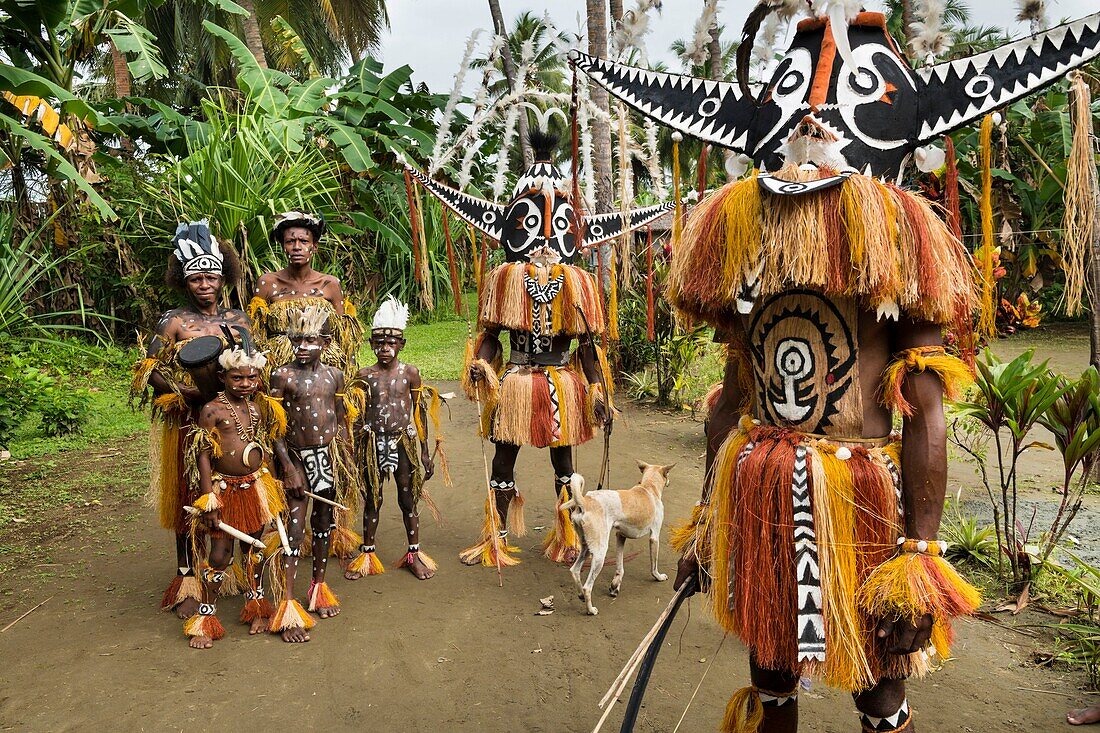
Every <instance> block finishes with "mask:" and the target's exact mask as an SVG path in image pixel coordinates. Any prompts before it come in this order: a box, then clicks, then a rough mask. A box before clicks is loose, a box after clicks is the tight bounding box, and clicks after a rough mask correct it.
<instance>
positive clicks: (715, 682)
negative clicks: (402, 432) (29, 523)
mask: <svg viewBox="0 0 1100 733" xmlns="http://www.w3.org/2000/svg"><path fill="white" fill-rule="evenodd" d="M474 422H475V415H474V410H473V408H472V407H471V406H470V405H468V404H466V403H464V402H459V401H455V403H454V405H453V414H452V419H451V423H450V425H449V432H448V438H449V440H448V446H449V455H450V459H451V466H452V470H453V472H454V475H455V480H456V484H457V485H456V488H454V489H452V490H444V489H443V488H442V487H441V486H436V487H434V492H435V496H436V499H437V501H438V502H439V504H440V506H441V508H442V509H443V511H444V514H445V519H446V525H445V526H444V527H442V528H438V527H435V526H432V525H430V524H427V523H426V524H425V530H424V535H423V536H424V546H425V549H427V550H428V552H429V553H430V554H432V555H433V556H434V557H435V558H436V559H437V560H438V561H439V563H440V571H439V574H438V575H437V576H436V578H435V579H434V580H431V581H429V582H426V583H421V582H417V581H415V580H414V579H413V578H412V577H411V576H410V575H408V574H406V573H404V572H396V571H392V570H390V571H387V573H386V574H385V575H383V576H380V577H376V578H368V579H365V580H362V581H359V582H357V583H354V584H353V583H348V582H346V581H344V580H343V579H342V578H338V579H337V580H335V582H334V586H335V591H336V593H337V594H339V595H340V597H341V599H342V602H343V604H344V605H343V613H342V614H341V615H340V616H339V617H338V618H337V619H334V620H332V621H325V622H321V623H320V624H319V625H318V627H317V628H315V629H314V631H313V641H312V642H310V643H309V644H305V645H301V646H289V645H286V644H283V643H282V642H280V641H279V640H278V639H277V638H275V637H271V636H265V637H261V638H249V636H248V634H247V632H246V630H245V628H244V627H243V626H241V625H239V624H236V623H234V622H233V621H232V619H234V618H235V616H236V614H237V612H238V611H239V608H240V604H241V600H240V599H230V600H226V601H223V603H222V606H221V608H222V619H223V620H224V621H225V622H226V626H227V629H228V634H227V637H226V638H225V639H224V640H223V641H222V642H220V643H219V644H218V645H217V646H216V647H215V649H214V650H213V651H203V652H200V651H192V650H189V649H187V648H186V647H185V642H184V639H183V637H182V635H181V633H180V623H179V622H178V621H177V620H176V619H175V618H174V617H172V616H169V615H167V614H161V613H158V612H157V611H155V610H154V607H155V604H156V603H157V601H158V599H159V595H160V593H161V591H162V590H163V586H164V584H165V583H166V581H167V580H168V579H170V577H171V573H172V572H173V568H172V565H173V562H174V558H173V557H172V556H171V554H170V550H169V538H168V536H167V535H166V534H165V533H164V532H163V531H161V530H159V529H157V528H155V526H154V520H153V514H152V510H150V509H147V508H144V507H140V508H135V507H134V506H133V505H132V504H131V505H125V504H122V505H120V504H119V503H118V502H117V501H114V500H112V499H110V498H109V497H110V496H111V495H112V493H113V494H114V495H115V496H122V495H124V494H125V493H126V492H124V491H119V488H120V487H119V484H114V485H105V486H100V487H99V488H98V489H95V491H97V492H98V494H99V495H100V496H102V497H103V506H102V507H99V506H96V505H94V504H93V505H90V506H88V507H84V506H82V505H79V506H78V508H77V509H76V510H75V511H76V514H77V516H78V517H79V521H76V522H68V523H66V522H56V523H54V522H51V527H54V528H58V531H59V532H61V534H62V535H63V536H65V535H68V536H67V538H65V539H62V540H61V542H60V543H59V544H51V542H52V540H51V539H50V538H49V536H42V535H37V536H35V541H38V540H39V539H41V541H42V542H43V543H44V547H43V552H42V556H41V559H27V558H25V557H23V556H20V557H21V558H22V559H21V560H20V562H19V565H18V567H16V568H15V569H13V570H10V571H8V572H6V573H4V575H3V576H2V577H0V593H2V595H0V628H2V626H3V625H6V624H7V623H8V622H9V621H11V620H13V619H15V618H16V617H17V616H18V615H19V614H20V613H22V612H23V611H25V610H27V609H29V608H31V607H32V606H34V605H35V604H36V603H38V602H39V601H41V600H43V599H46V598H49V599H50V600H49V602H48V603H47V604H46V605H44V606H42V607H41V608H39V609H38V610H37V611H35V612H34V613H32V614H31V615H29V616H28V617H26V618H24V619H23V620H22V621H20V622H19V623H18V624H17V625H15V626H14V627H13V628H11V629H10V630H8V631H7V632H5V633H3V634H0V659H2V660H4V664H3V665H2V669H0V729H3V730H19V731H87V730H110V731H207V730H209V731H217V730H236V729H238V728H244V727H246V726H247V729H248V730H252V731H263V730H275V729H276V728H275V726H276V725H277V726H279V727H278V729H279V730H288V731H297V730H329V731H343V730H352V729H356V730H365V731H397V730H400V731H408V732H409V733H416V732H418V731H425V732H427V731H479V732H482V733H488V732H489V731H505V730H509V731H546V732H553V733H561V732H562V731H582V732H584V731H589V730H591V728H592V726H593V725H594V723H595V721H596V720H597V718H598V717H599V715H598V710H597V708H596V702H597V700H599V698H600V697H601V696H602V694H603V692H604V690H605V689H606V688H607V686H608V685H609V684H610V683H611V681H612V679H613V678H614V677H615V675H616V673H617V672H618V670H619V668H620V667H621V666H622V664H623V662H624V661H625V659H626V656H627V655H628V654H629V653H630V652H631V651H632V650H633V649H634V647H635V645H636V644H637V642H638V640H639V639H640V638H641V635H642V634H643V633H644V631H645V630H646V629H647V628H648V627H649V625H650V623H651V622H652V620H653V619H654V618H655V617H656V615H657V614H658V613H659V611H660V609H661V608H663V607H664V605H665V604H666V603H667V602H668V599H669V597H670V594H671V590H672V588H671V581H669V582H666V583H654V582H653V581H651V580H649V579H648V573H647V572H646V563H645V560H644V558H645V555H644V554H643V555H641V556H640V557H639V558H638V559H636V560H634V561H633V562H631V563H629V564H628V566H627V574H626V580H625V581H624V585H623V594H622V596H620V597H619V598H618V599H611V598H610V597H608V596H607V594H606V587H607V584H608V583H609V582H610V579H611V575H612V572H613V571H612V570H610V569H605V571H604V574H603V576H602V577H601V579H600V584H599V586H598V588H599V589H600V593H599V597H598V599H597V600H596V603H597V605H598V606H599V608H600V615H599V616H598V617H595V618H589V617H587V616H585V615H583V610H582V605H581V603H580V602H579V601H577V600H576V599H575V597H574V596H573V593H572V590H571V581H570V578H569V575H568V573H567V571H566V570H565V569H564V568H560V567H557V566H552V565H550V564H549V563H548V562H547V561H545V560H544V559H543V558H542V557H541V555H540V554H539V552H538V550H537V547H538V546H539V543H540V541H541V532H539V533H532V535H531V536H528V537H527V538H523V539H521V540H520V542H519V544H520V545H521V546H522V547H523V548H524V550H525V552H524V560H525V561H524V563H523V564H522V565H520V566H518V567H516V568H512V569H509V570H506V571H505V585H504V588H503V589H501V588H498V587H497V584H496V577H495V573H494V572H493V571H491V570H487V569H483V568H465V567H462V566H461V565H460V564H459V563H458V561H457V559H456V555H457V552H458V551H459V550H460V549H461V548H462V547H464V546H465V545H467V544H468V543H469V542H470V541H471V540H472V539H473V536H474V533H475V532H476V529H477V527H478V525H479V522H480V519H481V509H482V502H483V499H484V493H483V490H482V488H481V486H482V485H483V484H482V483H481V482H482V464H481V454H480V451H479V448H478V442H477V441H476V440H475V439H474V438H473V436H474ZM700 435H701V426H700V425H699V424H698V423H694V422H692V421H691V420H690V419H687V418H686V417H681V416H679V415H673V416H669V415H664V414H660V413H654V412H650V411H645V410H641V409H638V408H633V407H628V408H627V412H626V415H625V419H624V420H622V421H621V422H620V424H618V425H617V428H616V433H615V440H614V451H615V453H614V456H613V462H612V466H613V470H612V476H613V481H614V483H615V484H616V485H617V486H620V487H624V486H627V485H629V484H630V483H632V482H633V480H634V478H635V476H636V474H637V471H636V469H635V468H634V465H633V464H634V459H635V458H642V459H645V460H648V461H651V462H671V461H678V467H677V468H676V470H675V471H674V472H673V474H672V478H673V484H672V487H671V489H670V490H669V492H668V493H667V494H666V507H667V509H666V514H667V515H668V516H669V517H670V518H680V517H683V516H685V515H686V514H687V512H688V511H689V509H690V507H691V505H692V504H693V503H694V501H695V500H696V498H697V495H698V488H697V487H698V486H699V484H700V479H701V464H702V461H701V453H702V443H701V440H700ZM115 447H117V448H118V450H119V453H118V454H115V453H113V452H112V451H106V452H104V451H97V452H96V453H97V454H104V457H101V458H95V457H94V456H91V455H89V456H62V457H61V459H62V460H60V461H59V468H58V470H59V471H60V472H61V473H62V474H65V475H71V473H72V472H73V471H80V470H84V471H89V470H92V469H91V467H94V466H96V465H98V466H100V468H103V467H104V466H111V467H112V471H114V470H117V469H118V467H119V466H120V465H121V466H125V464H126V462H127V461H129V462H131V463H132V464H133V465H134V469H133V470H124V471H122V473H123V475H124V476H126V477H127V478H124V479H123V480H122V481H123V483H125V482H126V481H127V480H128V481H129V482H130V492H131V493H133V488H132V487H133V485H134V484H140V483H141V482H143V481H144V476H145V469H144V465H143V464H142V461H143V460H144V455H145V446H144V440H143V439H140V438H134V439H132V440H126V441H120V442H119V444H118V445H117V446H115ZM598 461H599V447H598V446H597V445H596V442H595V441H594V443H593V444H592V445H590V446H587V447H585V448H584V449H583V450H582V451H581V452H580V461H579V462H580V470H581V471H582V472H584V471H588V472H591V473H595V472H596V471H597V470H598V467H597V466H598ZM962 470H964V471H965V470H966V469H962ZM518 473H519V475H520V476H524V477H528V478H525V479H523V480H522V483H521V485H522V487H523V488H525V489H526V490H527V491H529V492H530V493H529V494H528V497H529V498H528V503H527V506H528V512H529V514H528V525H529V526H531V527H534V526H544V525H546V524H548V523H549V521H550V518H551V511H550V508H551V495H552V489H551V473H550V469H549V461H548V458H547V456H546V454H545V452H538V451H533V450H527V451H525V452H524V453H523V454H522V455H521V457H520V467H519V472H518ZM0 490H12V487H10V486H9V487H6V489H5V488H4V487H0ZM81 504H82V503H81ZM395 507H396V502H395V501H393V497H392V496H390V497H388V502H387V504H386V507H385V508H384V510H383V520H382V521H383V525H382V529H381V531H380V541H379V546H380V548H381V554H382V557H383V559H384V561H385V562H386V563H387V564H390V563H392V562H393V561H395V560H397V559H398V556H399V554H400V552H401V551H402V549H403V547H402V544H401V543H402V531H401V524H400V520H399V517H398V516H397V511H396V508H395ZM430 521H431V520H430V519H428V520H427V522H429V523H430ZM16 531H17V532H24V533H25V530H23V529H22V528H18V529H17V530H16ZM666 532H667V525H666ZM5 533H6V534H5ZM17 539H18V538H17V537H14V536H13V533H12V531H11V529H10V528H9V529H7V530H0V543H3V544H5V545H6V546H13V547H14V546H17V545H18V542H17V541H16V540H17ZM120 549H121V550H122V551H121V552H119V550H120ZM639 549H643V548H641V547H640V546H639V545H638V544H634V545H632V546H631V547H630V548H628V551H629V550H639ZM673 562H674V558H673V557H672V556H671V553H669V552H668V550H667V546H666V549H665V554H664V556H663V559H662V561H661V566H662V569H663V570H665V571H666V572H673ZM40 564H44V565H42V566H40V567H36V566H38V565H40ZM551 594H553V595H554V596H555V598H556V600H557V608H558V610H557V611H556V612H555V613H554V614H553V615H551V616H546V617H536V616H535V615H534V613H535V611H536V610H537V609H538V599H539V598H540V597H543V596H547V595H551ZM1041 620H1042V619H1040V621H1041ZM720 640H721V634H720V633H719V632H718V631H717V627H716V626H715V625H714V624H713V623H712V622H711V621H709V620H708V619H707V618H706V617H705V615H704V613H703V610H702V607H701V603H700V601H699V600H693V601H692V602H691V605H690V618H689V613H688V612H683V613H682V618H681V619H679V620H678V621H677V624H676V626H675V627H674V631H673V632H672V633H671V634H670V638H669V641H668V645H667V647H666V648H665V650H664V652H663V656H662V658H661V659H660V661H659V663H658V666H657V669H656V672H655V674H654V676H653V679H652V683H651V685H650V688H649V692H648V695H647V705H646V707H645V709H644V711H643V714H642V718H641V723H640V724H639V726H638V730H639V731H648V732H653V731H670V730H672V728H673V726H674V725H675V722H676V720H677V719H678V718H679V716H680V713H681V712H682V710H683V707H684V705H685V704H686V702H687V700H688V698H689V697H690V695H691V693H692V690H693V689H694V687H695V685H696V683H697V682H698V681H699V678H700V677H701V675H702V674H703V671H704V669H706V664H705V663H704V662H703V660H706V661H707V662H710V661H711V659H712V657H714V654H715V649H716V647H717V646H718V644H719V642H720ZM1034 644H1035V642H1034V640H1033V639H1032V638H1030V637H1028V636H1024V635H1022V634H1021V633H1019V632H1016V631H1012V630H1008V629H1004V628H1001V627H998V626H996V625H993V624H990V623H984V622H970V623H964V624H961V628H960V641H959V644H958V647H957V650H956V651H957V659H954V660H951V661H950V662H948V663H947V665H946V667H945V668H944V669H943V670H942V671H941V672H939V673H937V674H936V675H935V676H933V677H932V678H930V679H927V680H925V681H923V682H919V683H917V684H915V685H914V686H913V690H912V692H911V694H910V700H911V701H912V703H913V705H914V707H915V708H916V709H917V710H918V711H919V716H920V717H919V718H918V720H920V721H921V725H922V730H924V731H975V733H977V732H978V731H981V732H982V733H985V732H987V731H1037V730H1041V731H1050V730H1069V727H1068V726H1067V725H1065V723H1064V722H1063V721H1064V717H1063V716H1064V713H1065V710H1066V709H1067V708H1068V707H1070V706H1073V705H1075V704H1077V703H1078V702H1081V701H1082V700H1083V699H1090V698H1087V697H1080V696H1079V693H1078V690H1079V689H1080V688H1081V686H1082V684H1083V680H1082V679H1081V677H1080V676H1079V675H1077V674H1071V673H1059V672H1056V671H1051V670H1049V669H1044V668H1036V667H1034V666H1033V665H1031V664H1030V663H1029V658H1030V655H1031V652H1032V650H1033V649H1034ZM745 670H746V654H745V652H744V650H743V649H742V648H741V647H740V645H739V644H737V643H736V642H734V641H733V640H732V639H730V640H727V641H726V643H725V646H724V648H723V649H722V651H721V653H720V654H719V655H718V657H717V658H716V660H715V661H714V663H713V667H712V669H711V670H710V674H709V676H708V677H707V680H706V682H705V684H704V686H703V689H702V691H701V692H700V694H699V696H698V698H697V699H696V701H695V703H694V705H693V706H692V708H691V711H690V712H689V714H688V716H687V719H686V721H685V723H684V726H683V728H682V729H681V730H691V731H709V730H715V729H716V728H717V725H718V723H719V721H720V720H721V717H722V713H723V710H724V707H725V704H726V700H727V698H728V696H729V694H730V693H731V692H732V691H733V690H734V689H735V688H737V687H740V686H742V685H744V684H746V673H745ZM1019 688H1030V689H1032V690H1045V691H1057V692H1062V693H1068V695H1069V696H1062V695H1058V694H1052V693H1051V692H1046V693H1044V692H1029V691H1021V690H1020V689H1019ZM803 699H804V707H803V720H804V726H803V730H806V731H819V732H825V731H828V732H834V731H835V732H837V733H839V732H841V731H852V730H856V729H857V728H858V725H857V724H856V722H855V717H854V715H853V712H852V711H853V706H852V703H851V700H850V699H849V698H848V697H847V696H845V695H842V694H839V693H836V692H834V691H831V690H828V689H826V688H824V687H823V686H818V685H815V686H814V688H813V689H812V690H811V691H810V692H809V693H808V694H806V695H804V698H803ZM1091 699H1095V698H1091ZM291 704H293V706H294V707H293V709H289V708H288V706H289V705H291ZM620 716H621V712H617V713H615V714H613V716H612V718H611V721H610V723H609V725H608V726H607V727H606V728H605V730H617V729H618V721H619V719H620Z"/></svg>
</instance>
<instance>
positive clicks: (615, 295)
mask: <svg viewBox="0 0 1100 733" xmlns="http://www.w3.org/2000/svg"><path fill="white" fill-rule="evenodd" d="M617 270H618V268H617V267H616V266H615V251H614V250H611V272H610V273H609V275H610V277H608V281H609V282H610V283H611V290H610V292H609V294H608V296H607V338H608V339H609V340H611V341H618V340H619V278H618V275H617V273H616V271H617ZM608 350H609V351H610V347H608Z"/></svg>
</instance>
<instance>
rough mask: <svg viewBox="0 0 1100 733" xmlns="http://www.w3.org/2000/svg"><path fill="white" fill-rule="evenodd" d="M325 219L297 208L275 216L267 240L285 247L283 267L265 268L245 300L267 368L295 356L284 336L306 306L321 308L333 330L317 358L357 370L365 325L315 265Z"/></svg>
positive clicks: (331, 279) (348, 371) (348, 370)
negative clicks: (265, 354) (252, 294)
mask: <svg viewBox="0 0 1100 733" xmlns="http://www.w3.org/2000/svg"><path fill="white" fill-rule="evenodd" d="M324 233H325V221H324V219H322V218H321V217H319V216H315V215H313V214H308V213H303V212H301V211H286V212H283V213H282V214H280V215H279V216H278V218H276V220H275V226H274V227H273V228H272V230H271V241H272V242H274V243H275V244H277V245H279V246H280V247H282V248H283V252H285V253H286V257H287V265H286V267H284V268H283V269H281V270H278V271H276V272H265V273H264V274H263V275H261V276H260V280H259V282H258V283H257V285H256V293H255V296H254V297H253V298H252V302H250V303H249V304H248V315H249V317H250V318H251V319H252V331H253V335H254V337H255V339H256V341H257V343H258V344H259V346H260V347H261V348H262V349H263V350H264V351H265V352H266V353H267V357H268V366H269V370H270V369H274V368H276V367H279V366H282V365H283V364H286V363H288V362H290V361H291V360H292V359H293V358H294V349H293V348H292V347H291V345H290V340H289V339H288V338H287V335H286V333H287V328H288V327H289V326H290V319H291V314H292V313H293V312H297V311H300V310H301V309H302V308H305V307H306V306H310V305H314V306H318V307H320V308H322V309H324V310H325V311H326V312H327V314H328V316H329V319H330V323H331V324H332V330H333V333H332V335H333V338H332V342H331V343H330V344H329V346H328V347H326V349H325V351H324V353H323V354H322V355H321V360H322V361H323V362H324V363H325V364H328V365H329V366H334V367H336V368H337V369H339V370H340V371H342V372H344V374H345V376H347V377H349V378H350V377H351V376H353V375H354V374H355V369H356V367H355V364H356V357H357V355H358V353H359V347H360V346H361V345H362V341H363V327H362V325H361V324H360V323H359V320H358V319H357V318H356V317H355V306H354V305H352V303H351V302H350V301H349V300H347V299H346V298H345V297H344V292H343V290H342V289H341V287H340V281H339V279H337V278H335V277H333V276H332V275H327V274H325V273H323V272H318V271H316V270H314V269H313V266H312V263H313V256H314V255H315V254H316V253H317V248H318V246H319V245H320V242H321V237H322V236H323V235H324Z"/></svg>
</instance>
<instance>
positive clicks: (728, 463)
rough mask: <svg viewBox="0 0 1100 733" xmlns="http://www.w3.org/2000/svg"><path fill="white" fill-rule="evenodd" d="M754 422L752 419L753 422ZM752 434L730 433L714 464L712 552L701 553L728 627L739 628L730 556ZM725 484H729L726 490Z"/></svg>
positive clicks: (717, 611) (718, 612) (719, 616)
mask: <svg viewBox="0 0 1100 733" xmlns="http://www.w3.org/2000/svg"><path fill="white" fill-rule="evenodd" d="M750 424H751V423H750ZM748 439H749V434H748V432H747V430H746V429H745V428H744V427H742V429H740V430H737V431H735V432H732V433H730V435H729V437H728V438H726V440H725V442H724V443H722V447H721V448H719V450H718V455H716V456H715V458H714V464H713V466H712V467H711V485H712V486H713V487H714V491H713V493H712V494H711V498H710V516H709V518H707V519H706V520H705V521H706V526H705V529H704V532H703V535H702V536H704V537H705V538H706V542H705V543H704V544H703V546H702V547H700V549H703V548H704V547H705V548H706V549H708V550H709V555H704V556H700V558H699V565H700V567H703V568H709V572H710V576H711V578H712V582H711V586H710V587H711V593H710V602H711V609H712V611H713V613H714V618H715V620H717V621H718V623H719V625H720V626H722V628H723V629H725V630H726V631H730V632H733V633H736V632H737V624H736V621H735V619H734V615H733V613H732V612H731V610H730V605H729V596H728V594H729V587H730V557H731V552H732V550H733V547H732V537H733V522H732V519H731V518H732V516H733V493H734V492H733V490H732V487H733V485H734V481H736V480H737V457H738V456H739V455H740V453H741V449H742V448H744V447H745V443H746V442H748ZM725 487H729V489H728V490H725Z"/></svg>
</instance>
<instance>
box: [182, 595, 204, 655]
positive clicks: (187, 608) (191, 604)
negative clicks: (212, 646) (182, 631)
mask: <svg viewBox="0 0 1100 733" xmlns="http://www.w3.org/2000/svg"><path fill="white" fill-rule="evenodd" d="M198 612H199V602H198V600H197V599H195V598H184V599H183V600H182V601H180V603H179V605H178V606H176V618H178V619H181V620H184V619H189V618H191V617H192V616H194V615H195V614H196V613H198ZM196 638H205V637H196ZM192 646H194V645H192ZM195 648H196V649H198V648H199V647H195ZM207 648H208V647H207Z"/></svg>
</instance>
